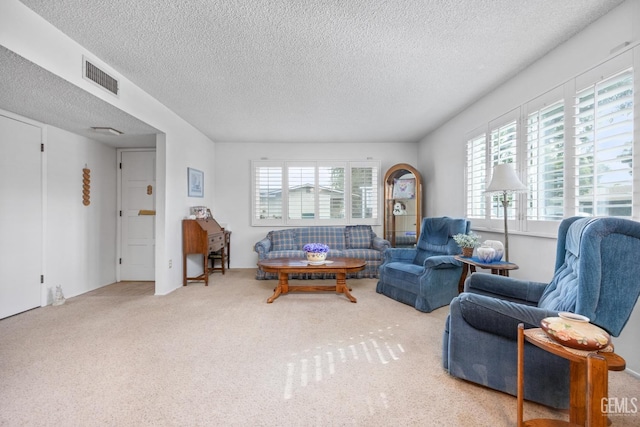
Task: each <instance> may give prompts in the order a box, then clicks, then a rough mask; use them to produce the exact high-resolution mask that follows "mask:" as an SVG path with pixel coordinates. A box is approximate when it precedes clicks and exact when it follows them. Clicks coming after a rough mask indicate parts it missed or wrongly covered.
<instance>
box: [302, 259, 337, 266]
mask: <svg viewBox="0 0 640 427" xmlns="http://www.w3.org/2000/svg"><path fill="white" fill-rule="evenodd" d="M307 264H309V265H323V264H333V261H329V260H324V261H307Z"/></svg>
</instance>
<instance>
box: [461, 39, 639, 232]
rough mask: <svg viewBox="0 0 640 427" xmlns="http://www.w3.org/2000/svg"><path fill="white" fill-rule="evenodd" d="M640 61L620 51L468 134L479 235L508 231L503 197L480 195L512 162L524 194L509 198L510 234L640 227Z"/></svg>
mask: <svg viewBox="0 0 640 427" xmlns="http://www.w3.org/2000/svg"><path fill="white" fill-rule="evenodd" d="M639 58H640V46H636V47H634V48H632V49H630V50H627V51H625V52H621V53H619V54H617V55H615V56H613V57H612V58H610V59H609V60H607V61H605V62H603V63H601V64H598V65H597V66H594V67H592V68H589V69H588V70H586V71H585V72H583V73H581V74H579V75H576V76H575V77H573V78H571V79H569V80H567V81H566V82H564V83H562V84H559V85H557V86H555V87H553V88H550V89H549V90H548V91H546V92H544V93H542V94H540V95H539V96H537V97H535V98H533V99H531V100H529V101H527V102H526V103H524V104H522V105H521V106H520V107H518V108H516V109H514V110H512V111H511V112H509V113H506V114H504V115H502V116H500V117H498V118H496V119H494V120H492V121H490V122H489V123H488V125H487V126H486V127H485V126H482V127H480V128H476V130H473V131H471V132H469V133H468V134H467V135H468V136H467V138H466V144H467V146H466V148H467V151H466V165H465V167H466V173H467V176H466V182H465V184H466V198H465V203H466V206H465V209H466V212H467V217H469V218H473V225H474V228H476V229H479V230H481V229H486V230H490V231H494V230H501V229H503V226H502V224H501V221H497V219H499V218H502V215H503V214H502V212H503V208H502V204H501V203H500V201H499V198H498V197H497V196H496V195H492V196H491V197H486V196H484V194H483V193H484V188H485V187H484V186H485V185H488V182H490V180H491V174H492V169H493V168H494V167H495V166H496V165H498V164H501V163H511V164H512V165H513V167H514V169H515V171H516V175H518V177H520V178H521V181H522V182H523V183H524V184H525V185H526V187H527V190H526V192H524V193H515V194H508V203H509V204H508V210H507V219H508V220H509V222H510V223H511V224H509V225H508V227H509V230H518V231H520V232H527V233H532V234H536V235H543V236H548V237H555V236H556V235H557V228H558V225H559V223H560V221H561V220H562V219H563V218H567V217H570V216H616V217H625V218H631V219H634V220H640V213H639V212H640V209H639V207H640V186H639V185H637V184H636V185H635V186H634V185H633V184H634V178H633V175H634V169H635V168H640V165H638V166H636V165H634V164H633V156H634V153H633V150H634V145H635V144H636V143H637V142H634V141H636V137H637V136H640V129H638V128H637V126H636V125H635V124H634V118H635V117H637V116H638V114H637V113H634V104H635V103H637V102H640V92H638V91H634V87H633V86H634V85H633V82H634V66H635V69H637V66H638V65H640V59H639ZM483 129H484V130H483ZM476 135H477V136H476ZM469 136H472V138H469ZM485 139H486V142H485ZM485 165H486V166H485ZM485 168H486V170H485ZM638 173H640V172H638ZM636 176H638V175H637V174H636ZM634 187H635V188H634ZM483 199H484V201H485V203H483ZM483 207H484V209H485V210H484V211H483Z"/></svg>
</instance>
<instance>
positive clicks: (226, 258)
mask: <svg viewBox="0 0 640 427" xmlns="http://www.w3.org/2000/svg"><path fill="white" fill-rule="evenodd" d="M222 231H224V246H223V247H222V248H220V249H219V250H217V251H215V252H211V253H209V260H210V261H211V268H210V269H209V271H211V272H213V271H222V274H224V272H225V263H226V264H227V268H226V269H229V268H231V232H230V231H227V230H225V229H224V228H223V229H222ZM216 260H220V267H216Z"/></svg>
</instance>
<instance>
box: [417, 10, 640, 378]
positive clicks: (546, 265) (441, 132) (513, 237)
mask: <svg viewBox="0 0 640 427" xmlns="http://www.w3.org/2000/svg"><path fill="white" fill-rule="evenodd" d="M638 41H640V2H639V1H637V0H628V1H626V2H625V3H623V4H622V5H620V6H619V7H618V8H616V9H614V10H613V11H612V12H610V13H609V14H607V15H606V16H604V17H603V18H601V19H600V20H598V21H597V22H595V23H594V24H592V25H590V26H589V27H588V28H586V29H585V30H584V31H582V32H581V33H580V34H578V35H577V36H576V37H574V38H572V39H571V40H569V41H567V42H566V43H564V44H563V45H561V46H560V47H558V48H557V49H555V50H554V51H552V52H551V53H549V54H548V55H546V56H545V57H544V58H542V59H541V60H539V61H537V62H536V63H534V64H533V65H531V66H530V67H528V68H527V69H526V70H525V71H524V72H522V73H520V74H519V75H517V76H516V77H514V78H513V79H511V80H509V81H507V82H504V84H503V85H501V86H500V87H498V88H497V89H495V90H494V91H492V92H491V93H489V94H487V95H486V96H484V97H483V98H482V99H480V100H479V101H478V102H476V103H475V104H474V105H472V106H470V107H469V108H467V109H465V110H464V111H462V112H461V113H459V114H458V115H456V116H455V117H453V118H452V119H451V120H450V121H449V122H447V123H446V124H444V125H443V126H441V127H440V128H438V129H437V130H435V131H434V132H432V133H431V134H430V135H428V136H427V137H426V138H424V139H423V140H422V141H421V143H420V149H419V162H418V166H419V170H420V171H421V172H422V173H423V177H424V181H425V186H426V188H425V195H426V213H427V215H428V216H438V215H451V216H464V214H465V212H464V198H463V194H464V181H463V179H464V167H465V155H466V154H465V143H466V138H465V137H466V135H467V133H468V132H471V131H473V130H474V129H476V128H478V127H479V126H482V125H486V123H488V122H489V121H491V120H492V119H495V118H497V117H499V116H501V115H502V114H504V113H507V112H509V111H511V110H512V109H514V108H515V107H518V106H519V105H522V104H524V103H526V102H527V101H529V100H530V99H533V98H535V97H536V96H538V95H541V94H543V93H544V92H546V91H547V90H549V89H552V88H554V87H556V86H558V85H560V84H563V83H565V82H566V81H567V80H569V79H570V78H572V77H574V76H576V75H578V74H580V73H582V72H585V71H587V70H588V69H590V68H592V67H594V66H596V65H598V64H599V63H601V62H603V61H604V60H606V59H608V58H610V57H611V56H612V54H611V52H610V51H611V50H612V49H613V48H615V47H617V46H620V45H622V44H623V43H625V42H630V43H631V45H630V46H633V45H634V44H637V42H638ZM617 53H619V52H617ZM636 72H640V70H636ZM638 110H640V109H638V108H637V109H636V118H638V117H639V115H638V113H637V111H638ZM636 147H640V141H638V140H636ZM452 171H455V172H453V173H452ZM452 194H459V195H460V196H459V197H451V195H452ZM497 231H498V234H495V233H492V232H490V231H487V230H480V231H479V233H480V234H482V236H483V238H484V237H486V238H497V239H500V240H504V236H503V235H502V234H501V233H502V230H497ZM494 232H495V230H494ZM555 245H556V241H555V239H550V238H544V237H536V236H530V235H524V234H518V233H512V232H510V233H509V252H510V258H511V260H512V261H514V262H516V263H517V264H518V265H519V266H520V269H519V270H516V271H513V272H512V274H511V276H512V277H520V278H526V279H529V280H535V281H541V282H548V281H549V280H550V279H551V277H552V276H553V268H554V265H555ZM639 313H640V304H638V305H637V306H636V310H635V312H634V314H633V316H632V317H633V318H635V319H637V318H638V317H640V314H639ZM623 339H624V344H622V343H620V345H619V347H620V352H621V354H622V356H623V357H625V358H626V360H627V366H628V367H629V368H630V369H632V370H633V371H635V372H636V373H638V372H640V360H639V359H638V357H637V354H638V353H639V352H640V324H638V322H629V323H628V324H627V327H626V329H625V331H624V335H623V336H622V337H620V339H619V340H614V342H616V343H618V342H621V341H622V340H623Z"/></svg>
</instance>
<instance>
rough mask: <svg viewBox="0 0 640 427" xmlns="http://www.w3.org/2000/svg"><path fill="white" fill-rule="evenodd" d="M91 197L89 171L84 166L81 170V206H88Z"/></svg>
mask: <svg viewBox="0 0 640 427" xmlns="http://www.w3.org/2000/svg"><path fill="white" fill-rule="evenodd" d="M90 197H91V169H87V165H85V167H84V169H82V204H83V205H85V206H89V205H90V204H91V201H90V200H89V199H90Z"/></svg>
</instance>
